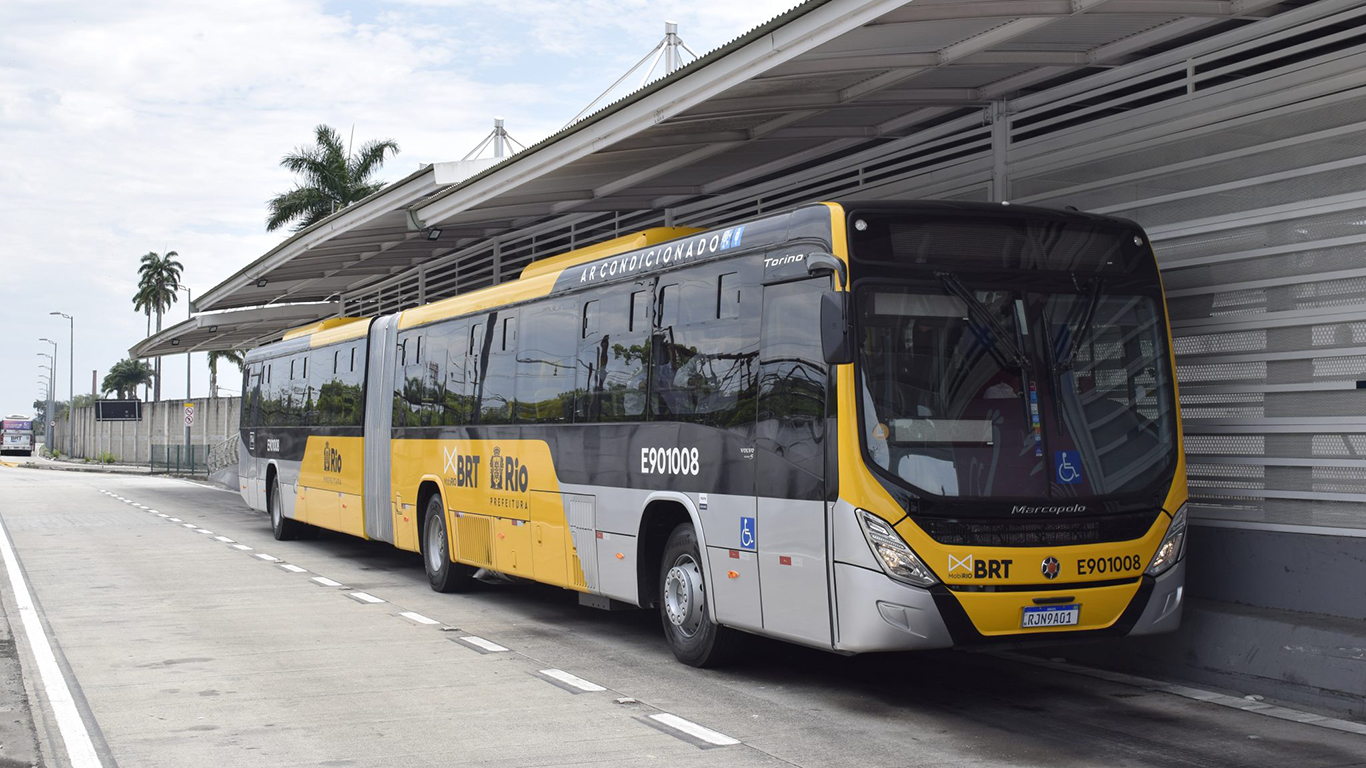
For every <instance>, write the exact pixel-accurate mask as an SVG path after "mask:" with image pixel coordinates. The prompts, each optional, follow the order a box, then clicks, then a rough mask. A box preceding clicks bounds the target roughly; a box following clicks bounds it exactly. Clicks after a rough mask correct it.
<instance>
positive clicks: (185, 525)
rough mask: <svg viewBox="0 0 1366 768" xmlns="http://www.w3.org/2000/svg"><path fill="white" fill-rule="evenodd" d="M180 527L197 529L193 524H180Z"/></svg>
mask: <svg viewBox="0 0 1366 768" xmlns="http://www.w3.org/2000/svg"><path fill="white" fill-rule="evenodd" d="M181 526H183V527H185V528H198V527H199V526H197V525H195V524H194V523H181Z"/></svg>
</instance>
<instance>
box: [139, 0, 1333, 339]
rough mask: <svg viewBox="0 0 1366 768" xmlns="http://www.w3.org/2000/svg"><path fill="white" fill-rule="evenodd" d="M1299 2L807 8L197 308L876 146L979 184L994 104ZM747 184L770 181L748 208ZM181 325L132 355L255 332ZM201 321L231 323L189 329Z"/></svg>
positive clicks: (701, 218)
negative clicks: (974, 166) (972, 160)
mask: <svg viewBox="0 0 1366 768" xmlns="http://www.w3.org/2000/svg"><path fill="white" fill-rule="evenodd" d="M1329 2H1330V3H1331V2H1332V0H1329ZM1303 5H1304V3H1302V2H1278V1H1277V0H1231V1H1224V0H913V1H911V2H907V1H906V0H809V2H806V3H803V4H802V5H800V6H798V7H796V8H794V9H792V10H791V11H788V12H787V13H785V14H783V15H781V16H778V17H777V18H775V19H773V20H771V21H770V22H768V23H766V24H764V25H762V26H759V27H757V28H755V29H753V30H751V31H750V32H748V33H746V34H744V35H742V36H741V37H739V38H737V39H736V40H734V41H732V42H730V43H728V44H726V45H724V46H722V47H720V48H718V49H716V50H714V51H712V52H711V53H709V54H707V55H705V56H703V57H702V58H700V59H698V60H696V61H694V62H692V63H691V64H689V65H687V66H685V67H683V68H682V69H680V70H678V71H676V72H674V73H673V74H671V75H670V76H668V77H665V78H662V79H660V80H658V81H655V82H654V83H652V84H650V85H648V86H646V87H644V88H642V89H641V90H639V91H637V92H635V93H633V94H631V95H630V96H627V97H625V98H623V99H622V100H620V101H618V102H616V103H614V104H611V105H609V106H608V107H605V108H604V109H602V110H600V111H599V112H597V113H595V114H592V115H589V116H588V117H586V118H584V119H583V120H581V121H579V122H577V123H574V124H573V125H571V126H569V127H567V128H565V129H563V130H561V131H560V132H559V133H557V134H555V135H553V136H551V137H549V138H547V139H546V140H544V141H542V142H540V143H538V144H536V145H534V146H532V147H529V148H527V149H526V150H525V151H523V152H520V153H518V154H516V155H513V156H512V157H510V158H508V159H506V160H505V161H503V162H501V163H499V164H497V165H494V166H493V167H492V168H489V169H487V170H484V171H482V172H477V173H475V174H474V175H472V176H468V177H465V178H462V173H461V172H460V169H459V168H458V167H457V166H458V164H455V163H448V164H437V165H433V166H427V167H424V168H423V169H421V170H419V171H417V172H415V173H413V174H412V175H410V176H408V177H407V178H404V179H402V180H400V181H398V182H395V183H393V184H390V185H388V186H387V187H385V188H384V189H383V190H381V191H380V192H378V193H376V194H375V195H372V196H371V197H369V198H367V199H366V200H363V201H361V202H359V203H356V204H354V205H351V206H349V207H347V208H345V209H343V210H341V211H339V212H337V213H335V214H333V215H332V216H330V217H328V218H327V219H324V220H323V221H320V222H318V223H317V224H314V225H313V226H311V227H309V228H307V229H305V230H302V231H300V232H298V233H296V234H295V235H293V236H292V237H290V238H289V239H287V240H285V241H284V242H282V243H281V244H280V245H279V246H277V247H276V248H274V249H272V250H270V251H269V252H267V253H266V254H264V255H263V256H261V257H260V258H257V259H256V260H254V261H252V262H251V263H250V264H248V265H247V266H246V267H244V268H243V269H242V270H240V271H239V272H238V273H237V274H235V275H233V276H232V277H230V278H228V279H227V280H225V281H224V282H223V283H221V284H220V285H218V286H216V287H214V288H213V289H211V290H210V291H208V292H207V293H206V294H204V295H203V296H201V297H200V298H199V299H198V300H197V301H196V302H195V309H196V310H198V311H212V312H222V311H224V310H230V309H240V308H244V307H263V306H268V305H270V306H273V305H277V304H282V303H288V304H291V305H299V306H301V307H312V308H313V310H314V311H315V312H317V313H319V314H316V315H314V316H312V317H307V318H301V320H303V321H304V322H307V321H312V320H315V319H319V318H321V317H326V316H328V315H327V314H322V313H324V312H326V313H331V314H337V313H340V312H341V311H342V310H343V309H344V310H345V312H346V313H347V314H374V313H377V312H381V311H392V310H393V309H395V308H401V307H405V306H413V305H415V304H417V303H419V302H421V301H432V300H436V299H439V298H443V297H445V296H449V295H453V294H455V293H460V292H464V291H466V290H471V289H473V288H477V287H480V286H481V285H487V284H493V283H496V282H501V281H502V280H506V279H511V278H515V277H516V274H517V272H518V271H519V270H520V268H521V266H522V265H524V264H525V263H526V262H527V261H529V260H531V259H533V258H541V257H543V256H547V255H551V254H553V253H556V252H559V251H563V250H569V249H570V248H573V247H582V246H584V245H588V244H590V243H591V242H593V241H595V240H603V239H607V238H609V237H613V236H616V235H619V234H624V233H625V232H626V231H628V230H630V229H633V228H645V227H648V226H657V225H660V224H665V225H675V224H676V225H697V226H708V225H714V224H716V223H717V222H719V221H724V220H727V217H730V218H735V217H738V216H742V215H752V214H753V213H757V212H762V211H763V210H775V209H776V207H778V206H784V207H786V206H790V205H794V204H797V203H801V202H807V201H809V200H811V199H813V198H812V196H813V195H820V194H824V193H823V192H821V191H820V190H819V189H816V188H815V187H812V186H803V183H804V180H806V179H811V178H815V175H814V174H818V173H822V172H826V171H828V170H830V169H838V168H841V167H853V166H855V165H858V166H859V171H858V172H859V174H863V173H864V172H865V169H867V168H875V167H876V162H878V161H879V158H893V157H896V158H900V159H899V160H898V161H897V162H899V163H900V165H898V166H897V167H896V168H895V169H893V170H894V171H895V172H896V173H899V174H901V177H902V178H904V177H905V174H906V173H907V168H908V167H913V166H908V165H907V162H908V161H907V159H906V158H912V159H914V158H920V159H921V160H922V161H923V162H924V163H925V164H926V166H927V167H930V166H931V165H933V164H934V163H938V165H936V166H934V167H935V168H943V167H944V160H945V158H949V159H952V158H953V157H955V156H964V157H966V156H969V155H971V156H975V157H986V158H988V159H987V161H986V163H987V165H986V171H985V172H986V174H987V176H988V177H989V176H990V175H991V168H990V162H991V161H990V155H991V152H992V148H993V144H994V143H995V142H999V141H1001V140H1002V138H1001V137H1000V136H999V135H997V134H995V133H993V131H992V130H991V126H990V124H989V123H990V116H991V115H992V110H993V109H1002V110H1017V109H1020V108H1023V107H1027V106H1029V105H1030V104H1031V103H1033V104H1034V105H1038V104H1043V103H1045V102H1046V101H1047V100H1048V99H1052V100H1054V101H1058V103H1062V104H1064V105H1065V106H1066V107H1067V108H1066V109H1065V110H1063V111H1062V112H1060V113H1059V114H1058V115H1055V116H1049V115H1046V114H1045V115H1044V116H1043V117H1041V118H1037V119H1038V120H1039V121H1040V123H1039V124H1040V125H1042V126H1045V127H1046V126H1048V125H1057V124H1063V123H1065V121H1066V120H1067V119H1068V117H1067V115H1070V114H1073V113H1076V112H1077V111H1083V112H1084V111H1086V110H1087V109H1092V111H1094V109H1095V108H1093V107H1091V106H1089V105H1088V104H1087V103H1085V102H1084V101H1081V100H1080V99H1081V97H1080V96H1077V95H1075V94H1079V93H1081V92H1082V90H1081V89H1080V88H1078V87H1077V84H1078V83H1080V82H1082V81H1087V82H1090V81H1094V80H1096V79H1103V78H1105V77H1107V76H1109V74H1108V73H1111V72H1113V71H1114V70H1116V69H1117V68H1121V67H1124V66H1127V65H1132V64H1134V63H1135V62H1141V61H1151V62H1153V66H1154V67H1157V66H1158V65H1161V66H1162V67H1167V68H1168V69H1173V68H1180V69H1181V71H1182V72H1185V69H1186V65H1185V64H1184V62H1183V60H1182V59H1181V56H1182V53H1181V50H1180V48H1181V46H1184V45H1188V44H1191V43H1193V42H1195V41H1200V40H1203V39H1206V38H1209V37H1212V36H1214V35H1216V34H1221V33H1224V32H1228V31H1230V30H1237V29H1241V28H1246V27H1248V26H1250V25H1255V24H1258V23H1260V22H1265V21H1267V20H1269V19H1274V18H1276V17H1278V16H1279V15H1282V14H1293V13H1294V12H1296V11H1297V10H1298V9H1300V7H1301V6H1303ZM1154 71H1156V70H1154ZM1163 71H1164V72H1165V71H1166V70H1163ZM1216 74H1217V73H1216ZM1192 76H1195V75H1192ZM1134 87H1135V88H1137V89H1138V91H1143V90H1144V89H1145V88H1146V89H1149V90H1152V92H1154V93H1156V92H1157V91H1156V89H1158V88H1159V87H1160V86H1159V85H1158V84H1156V81H1154V84H1140V85H1136V86H1134ZM1183 87H1184V86H1183ZM1139 95H1140V96H1142V95H1143V94H1142V93H1140V94H1139ZM1069 99H1071V101H1070V102H1069V101H1068V100H1069ZM1031 100H1032V101H1031ZM1059 100H1060V101H1059ZM1006 117H1007V118H1009V117H1010V115H1006ZM1031 119H1034V118H1031ZM984 122H985V123H988V124H987V125H986V127H985V129H983V125H984ZM1014 127H1015V128H1016V129H1018V128H1020V127H1021V126H1019V125H1015V126H1014ZM916 147H919V149H916V150H915V151H914V152H912V151H911V149H912V148H916ZM955 153H956V154H955ZM888 162H891V161H890V160H888ZM935 172H937V173H944V171H935ZM988 183H989V179H988ZM869 189H870V190H871V189H872V188H871V187H870V188H869ZM756 190H759V191H763V190H767V191H768V193H767V194H768V197H767V199H766V200H765V201H764V202H762V203H760V204H759V205H758V206H757V207H756V205H755V204H754V202H753V201H754V200H755V195H756ZM775 191H776V192H775ZM777 192H781V194H778V193H777ZM867 194H883V195H886V194H890V192H889V191H888V190H886V189H884V190H882V191H880V192H871V191H870V192H868V193H867ZM746 206H749V207H748V208H747V207H746ZM763 206H769V207H767V208H764V207H763ZM637 224H638V225H639V226H637ZM517 233H526V238H525V239H526V243H523V244H521V245H519V246H518V247H519V248H521V250H520V251H518V252H517V253H516V254H513V253H512V252H511V247H510V244H509V243H508V242H506V239H507V238H509V237H511V236H512V235H513V234H517ZM519 236H520V235H519ZM528 243H529V244H528ZM438 264H444V265H446V266H447V268H446V269H445V270H444V271H441V272H439V273H438V272H437V271H434V270H433V268H432V267H433V265H438ZM476 273H477V275H476ZM471 275H475V277H471ZM338 302H340V304H341V306H338ZM299 311H303V310H299ZM186 325H187V324H182V325H181V326H176V327H175V328H171V329H167V330H166V331H163V332H162V333H161V334H158V335H157V336H156V337H153V338H152V339H148V340H147V341H146V342H144V343H142V344H140V345H139V346H138V347H137V349H138V350H141V351H143V353H144V354H147V353H151V354H164V353H167V352H179V351H183V349H184V346H185V345H190V346H193V347H194V348H196V349H221V348H229V347H233V346H240V344H241V343H242V341H243V340H244V339H246V338H247V337H248V336H250V333H251V331H249V330H245V329H244V334H245V335H238V336H235V337H232V338H229V337H228V336H227V335H221V336H218V337H214V336H212V335H211V334H210V336H209V337H206V338H203V339H201V338H199V337H198V336H196V337H195V340H194V341H193V342H192V341H191V340H190V337H189V336H185V337H178V336H177V333H179V332H180V331H178V330H177V329H181V328H182V326H186ZM214 325H216V326H217V327H218V328H219V329H220V330H221V329H223V328H224V327H225V325H224V324H223V323H221V322H220V323H215V324H209V325H196V326H195V328H194V329H189V328H185V329H184V330H185V332H190V331H191V330H193V331H194V332H195V333H203V334H208V333H209V331H208V330H207V329H208V328H210V327H213V326H214ZM269 336H270V334H265V333H263V334H261V335H258V336H255V337H253V338H256V339H267V338H269ZM176 338H183V340H182V341H181V342H180V344H179V345H177V346H176V347H175V348H170V346H169V345H170V343H171V341H172V340H174V339H176ZM158 340H160V341H158ZM153 342H157V343H153Z"/></svg>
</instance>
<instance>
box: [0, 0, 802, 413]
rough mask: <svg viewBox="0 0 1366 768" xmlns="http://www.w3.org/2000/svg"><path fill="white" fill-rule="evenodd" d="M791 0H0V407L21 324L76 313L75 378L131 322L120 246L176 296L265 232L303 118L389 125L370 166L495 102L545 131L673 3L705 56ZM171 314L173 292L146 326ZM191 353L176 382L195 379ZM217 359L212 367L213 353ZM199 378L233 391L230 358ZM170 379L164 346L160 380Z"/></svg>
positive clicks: (25, 401) (635, 53)
mask: <svg viewBox="0 0 1366 768" xmlns="http://www.w3.org/2000/svg"><path fill="white" fill-rule="evenodd" d="M794 4H795V0H745V1H744V2H735V0H659V1H654V0H618V1H610V0H501V2H474V1H473V0H375V1H371V0H337V1H335V2H324V1H322V0H235V2H230V3H223V2H216V1H215V2H202V1H201V0H114V1H113V2H110V1H109V0H72V1H69V2H63V1H61V0H4V2H0V275H3V283H0V332H2V333H3V335H0V372H3V373H2V374H0V413H26V412H30V411H31V410H32V403H33V400H34V399H35V398H37V397H38V396H39V392H40V391H41V385H39V384H38V383H37V382H38V379H39V364H40V363H42V362H44V358H41V357H39V356H38V355H37V353H38V352H40V351H44V350H46V349H48V348H49V347H48V345H47V344H43V343H41V342H39V341H38V339H39V338H40V337H44V336H45V337H47V338H50V339H53V340H56V341H58V342H59V343H60V348H59V352H58V375H57V379H58V393H59V399H65V398H66V397H67V391H68V386H67V381H68V372H67V352H68V341H67V323H66V321H65V320H63V319H61V318H59V317H52V316H50V315H49V314H48V313H49V312H52V311H61V312H66V313H68V314H74V315H75V316H76V350H75V351H76V355H75V366H74V369H75V373H76V391H77V392H78V393H84V392H89V391H90V379H91V371H92V370H98V371H99V376H100V378H103V376H104V373H105V372H106V371H107V370H108V369H109V366H111V365H112V364H113V363H115V362H116V361H118V360H119V359H121V358H123V357H125V356H126V355H127V350H128V348H129V347H130V346H132V345H133V344H134V343H136V342H137V341H138V340H139V339H141V338H142V337H143V336H144V335H145V331H146V318H145V317H144V316H143V315H141V314H137V313H134V312H133V308H132V295H133V292H134V290H135V285H136V282H137V279H136V270H137V262H138V258H139V257H140V256H141V255H142V254H144V253H147V252H148V251H157V252H162V251H166V250H175V251H177V252H178V253H179V254H180V260H181V261H182V262H183V263H184V265H185V273H184V276H183V280H184V283H185V284H186V285H187V286H189V287H190V288H191V289H192V290H193V291H194V293H195V294H196V295H198V294H200V293H202V292H204V291H206V290H207V289H209V288H211V287H213V286H214V285H217V284H218V283H219V282H220V281H221V280H223V279H224V278H226V277H228V276H229V275H231V274H232V273H233V272H234V271H236V270H237V269H238V268H240V267H241V266H242V265H244V264H246V263H247V262H249V261H250V260H252V259H254V258H256V257H257V256H260V255H261V254H262V253H264V252H265V251H266V250H268V249H269V248H271V247H272V246H273V245H275V244H276V243H278V242H279V241H280V240H281V239H283V238H284V237H285V236H286V235H287V233H281V232H276V233H274V234H270V233H267V232H266V231H265V226H264V221H265V215H266V208H265V201H266V200H267V199H269V198H270V197H271V196H273V195H275V194H277V193H279V192H283V191H285V190H287V189H289V188H290V186H291V185H292V178H291V176H290V174H289V173H288V172H287V171H285V170H284V169H282V168H280V167H279V165H278V163H279V159H280V157H281V155H283V154H284V153H286V152H288V151H289V150H291V149H293V148H295V147H297V146H300V145H302V144H305V143H307V142H308V141H309V139H310V137H311V135H312V132H313V127H314V126H316V125H318V124H319V123H327V124H329V125H332V126H335V127H336V128H337V129H338V130H340V131H341V133H342V135H343V136H347V135H349V134H350V132H351V131H352V130H353V128H354V131H355V141H356V143H357V144H360V143H362V142H364V141H365V140H368V139H375V138H392V139H394V140H396V141H397V142H398V143H399V145H400V147H401V148H402V152H401V154H399V155H398V156H397V157H395V158H393V159H392V160H390V161H389V162H388V164H387V165H386V167H385V169H384V172H383V178H384V179H386V180H389V181H392V180H395V179H398V178H401V177H403V176H406V175H407V174H409V173H411V172H412V171H413V170H415V169H416V168H417V167H418V166H419V165H421V164H424V163H432V162H440V161H447V160H458V159H460V158H461V157H463V156H464V155H465V153H467V152H468V151H469V150H470V149H472V148H473V147H474V146H475V145H476V144H477V143H478V142H479V141H480V140H481V139H482V138H483V137H484V136H485V135H486V134H487V133H488V132H489V130H490V129H491V127H492V118H493V117H494V116H495V115H498V116H502V117H504V118H505V119H506V121H507V128H508V130H509V132H510V133H511V134H512V136H513V137H514V138H516V139H517V140H519V141H521V142H522V143H523V144H527V145H530V144H532V143H533V142H535V141H537V140H539V139H541V138H544V137H545V136H547V135H549V134H551V133H553V132H554V131H555V130H557V129H558V128H559V127H560V126H562V125H563V124H564V123H566V122H567V121H568V120H569V119H570V118H572V117H573V116H574V115H575V114H576V113H577V112H578V111H579V110H580V109H582V108H583V107H584V106H586V105H587V104H588V102H590V101H591V100H592V99H593V98H594V97H596V96H597V95H598V94H599V93H600V92H601V91H602V90H603V89H605V88H606V87H607V86H608V85H610V84H611V83H612V82H613V81H614V80H616V79H617V77H619V76H620V75H621V74H622V73H624V72H625V71H626V70H627V69H628V68H630V67H631V65H633V64H635V63H636V61H638V60H639V59H640V58H641V57H642V56H644V55H645V53H646V52H647V51H648V50H649V49H650V48H651V47H652V46H653V45H654V44H655V43H656V42H658V40H659V39H660V38H661V37H662V36H663V23H664V20H665V19H669V20H673V21H677V22H678V23H679V25H680V30H679V31H680V34H681V36H682V38H683V40H684V42H685V43H687V44H688V46H689V47H690V48H692V49H693V50H695V51H697V52H698V53H705V52H706V51H708V50H711V49H713V48H715V47H717V46H719V45H721V44H723V43H725V42H727V41H728V40H730V39H732V38H734V37H736V36H738V35H739V34H741V33H743V32H744V31H746V30H747V29H749V28H751V27H753V26H755V25H757V24H759V23H762V22H763V21H765V20H767V19H769V18H771V17H772V16H774V15H776V14H778V13H780V12H782V11H783V10H785V9H787V8H789V7H791V6H792V5H794ZM184 317H185V304H184V299H183V297H182V300H181V301H180V302H179V303H178V304H177V305H176V306H175V307H174V308H172V310H171V312H170V314H169V316H168V319H167V324H170V323H172V322H178V321H180V320H183V319H184ZM202 357H203V356H202V355H196V356H195V359H194V360H193V361H192V384H193V394H194V396H196V397H202V396H205V395H207V394H208V368H207V364H206V362H205V361H204V360H203V359H202ZM220 373H223V372H222V371H221V370H220ZM220 386H222V387H226V388H231V389H232V390H234V392H235V390H236V389H237V387H238V386H239V382H238V381H237V380H236V373H235V371H232V372H229V373H227V374H226V375H224V376H223V381H222V382H220ZM184 392H185V362H184V357H183V356H180V357H175V358H168V362H167V363H166V364H165V373H164V377H163V397H179V396H181V395H183V394H184Z"/></svg>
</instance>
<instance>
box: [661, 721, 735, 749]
mask: <svg viewBox="0 0 1366 768" xmlns="http://www.w3.org/2000/svg"><path fill="white" fill-rule="evenodd" d="M650 719H651V720H653V721H655V722H656V723H659V724H660V725H666V726H668V727H670V728H672V729H674V730H676V731H682V732H683V733H686V734H688V735H689V736H691V737H693V738H694V739H701V740H702V741H705V742H707V743H708V744H715V745H716V746H718V747H728V746H730V745H732V744H739V743H740V740H739V739H732V738H731V737H729V736H727V735H726V734H724V733H718V732H717V731H713V730H712V729H710V728H707V727H704V726H701V725H698V724H697V723H694V722H693V721H691V720H684V719H683V718H681V717H679V716H678V715H671V714H669V713H668V712H660V713H659V714H657V715H650Z"/></svg>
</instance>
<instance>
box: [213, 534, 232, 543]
mask: <svg viewBox="0 0 1366 768" xmlns="http://www.w3.org/2000/svg"><path fill="white" fill-rule="evenodd" d="M213 538H214V540H215V541H221V542H223V543H224V544H236V543H237V542H236V541H234V540H232V539H230V538H228V537H227V536H215V537H213Z"/></svg>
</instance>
